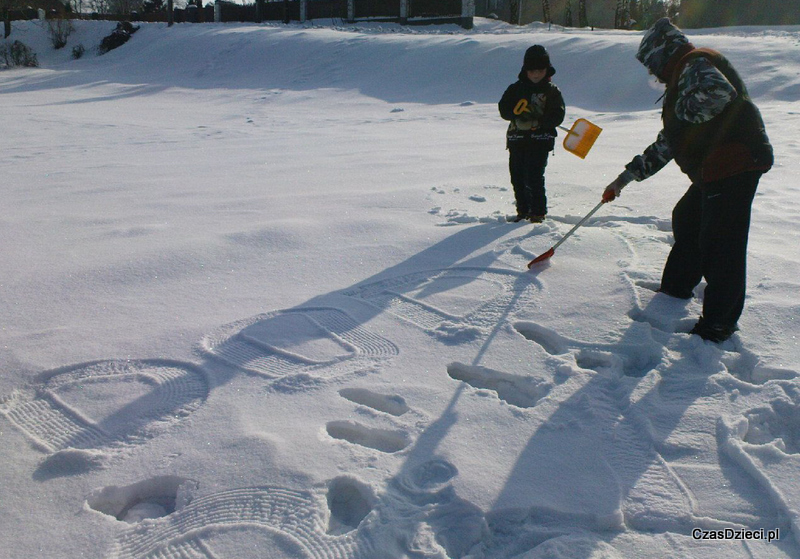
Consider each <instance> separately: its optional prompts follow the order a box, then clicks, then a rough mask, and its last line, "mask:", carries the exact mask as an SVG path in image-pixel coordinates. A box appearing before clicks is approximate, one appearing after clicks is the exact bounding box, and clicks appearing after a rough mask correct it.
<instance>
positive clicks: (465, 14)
mask: <svg viewBox="0 0 800 559" xmlns="http://www.w3.org/2000/svg"><path fill="white" fill-rule="evenodd" d="M474 18H475V0H461V27H463V28H464V29H472V22H473V19H474Z"/></svg>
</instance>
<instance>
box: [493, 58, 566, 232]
mask: <svg viewBox="0 0 800 559" xmlns="http://www.w3.org/2000/svg"><path fill="white" fill-rule="evenodd" d="M555 73H556V70H555V68H553V67H552V66H551V65H550V55H548V54H547V50H545V48H544V47H543V46H541V45H534V46H532V47H530V48H529V49H528V50H527V51H525V59H524V63H523V66H522V71H521V72H520V73H519V80H518V81H517V82H516V83H513V84H511V85H510V86H508V89H506V92H505V93H504V94H503V98H502V99H500V103H498V107H499V109H500V116H502V117H503V118H504V119H505V120H509V121H511V122H510V124H509V125H508V131H507V132H506V148H507V149H508V167H509V171H510V172H511V184H512V185H513V186H514V197H515V198H516V201H517V216H516V217H515V218H512V221H514V222H519V221H522V220H523V219H529V220H530V221H531V222H532V223H541V222H542V221H544V217H545V215H547V196H546V194H545V188H544V168H545V167H546V166H547V157H548V155H549V154H550V152H551V151H553V148H554V146H555V138H556V135H557V134H556V126H558V125H559V124H561V123H562V122H563V121H564V112H565V108H564V98H563V97H562V96H561V91H559V89H558V88H557V87H556V86H555V84H554V83H552V82H551V81H550V79H551V78H552V76H553V74H555Z"/></svg>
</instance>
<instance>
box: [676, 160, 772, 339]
mask: <svg viewBox="0 0 800 559" xmlns="http://www.w3.org/2000/svg"><path fill="white" fill-rule="evenodd" d="M761 174H762V173H761V172H758V171H755V172H747V173H741V174H738V175H734V176H732V177H729V178H726V179H722V180H719V181H714V182H706V183H695V184H692V186H691V187H689V190H688V191H687V192H686V194H684V196H683V198H681V199H680V201H679V202H678V203H677V205H676V206H675V208H674V209H673V210H672V232H673V234H674V236H675V244H674V245H673V247H672V250H671V251H670V253H669V257H668V258H667V263H666V265H665V266H664V274H663V276H662V279H661V289H662V290H663V291H665V292H667V293H669V294H671V295H674V296H676V297H683V298H687V299H688V298H690V297H691V296H692V291H693V289H694V288H695V286H697V284H698V283H700V280H701V279H703V278H705V279H706V289H705V294H704V298H703V320H704V321H705V322H706V324H708V325H710V326H719V327H732V326H734V325H736V322H737V321H738V320H739V317H740V316H741V315H742V310H743V309H744V298H745V288H746V276H747V237H748V233H749V231H750V211H751V207H752V204H753V197H754V196H755V193H756V189H757V188H758V181H759V179H760V178H761Z"/></svg>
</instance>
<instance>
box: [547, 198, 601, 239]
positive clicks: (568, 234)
mask: <svg viewBox="0 0 800 559" xmlns="http://www.w3.org/2000/svg"><path fill="white" fill-rule="evenodd" d="M603 204H605V202H603V201H601V202H600V203H599V204H597V205H596V206H595V207H594V208H592V211H590V212H589V213H588V214H586V215H585V216H584V217H583V219H581V220H580V221H579V222H578V223H576V224H575V227H573V228H572V229H570V230H569V231H568V232H567V234H566V235H564V236H563V237H561V240H559V241H558V242H557V243H556V244H554V245H553V249H552V250H555V249H557V248H558V247H559V246H560V245H561V243H563V242H564V241H566V240H567V238H568V237H569V236H570V235H572V234H573V233H574V232H575V231H576V230H577V229H578V227H580V226H581V225H583V224H584V223H586V220H587V219H589V218H590V217H592V216H593V215H594V214H595V212H596V211H597V210H599V209H600V208H601V207H603Z"/></svg>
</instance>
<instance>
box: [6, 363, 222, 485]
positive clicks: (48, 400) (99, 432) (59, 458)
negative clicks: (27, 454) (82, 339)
mask: <svg viewBox="0 0 800 559" xmlns="http://www.w3.org/2000/svg"><path fill="white" fill-rule="evenodd" d="M41 378H42V379H43V381H42V382H41V383H40V384H38V385H36V386H34V387H33V390H18V391H15V392H13V393H12V394H11V395H9V396H6V397H3V398H0V414H3V415H4V416H5V417H7V418H8V419H9V420H10V421H11V422H12V423H13V424H14V425H15V426H16V427H18V428H19V429H20V430H21V431H22V432H23V433H25V434H26V435H27V436H28V437H29V438H30V440H31V441H32V442H33V444H34V445H35V446H36V447H38V448H39V449H40V450H42V451H43V452H46V453H47V454H49V456H48V458H47V459H45V461H44V462H43V463H42V464H41V465H40V467H39V469H38V470H37V472H36V474H35V476H36V477H37V478H45V479H46V478H51V477H56V476H63V475H73V474H77V473H82V472H85V471H89V470H92V469H95V468H97V467H100V466H102V465H103V463H104V462H105V461H106V460H107V459H108V458H110V457H112V456H114V455H117V454H120V453H123V452H125V450H126V449H128V448H131V447H134V446H138V445H141V444H144V443H145V442H147V441H148V440H150V439H152V438H153V437H155V436H157V435H158V434H160V433H162V432H164V431H165V430H166V429H168V428H170V427H171V426H172V425H174V424H176V423H178V422H180V421H182V420H184V419H185V418H186V417H188V416H189V415H190V414H191V413H193V412H194V411H195V410H197V408H198V407H199V406H200V405H201V404H202V403H203V402H204V401H205V399H206V398H207V396H208V391H209V386H208V381H207V379H206V377H205V375H204V374H203V373H202V372H201V371H200V370H199V369H197V368H196V367H194V366H193V365H190V364H186V363H175V362H171V361H158V360H146V361H101V362H96V363H89V364H85V365H79V366H75V367H71V368H68V369H58V370H56V371H52V372H49V373H45V374H43V375H41Z"/></svg>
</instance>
